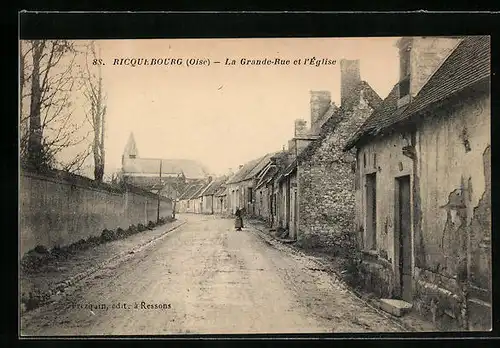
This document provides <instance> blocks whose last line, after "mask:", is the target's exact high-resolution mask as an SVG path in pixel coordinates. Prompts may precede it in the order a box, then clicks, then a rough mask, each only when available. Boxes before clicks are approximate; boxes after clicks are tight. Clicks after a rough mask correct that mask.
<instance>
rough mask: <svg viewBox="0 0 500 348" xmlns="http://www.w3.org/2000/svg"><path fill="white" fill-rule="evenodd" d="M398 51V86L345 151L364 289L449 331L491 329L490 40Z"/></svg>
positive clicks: (409, 43) (426, 42)
mask: <svg viewBox="0 0 500 348" xmlns="http://www.w3.org/2000/svg"><path fill="white" fill-rule="evenodd" d="M399 47H400V64H401V76H400V82H399V83H398V84H396V85H395V86H394V88H393V90H392V91H391V93H390V94H389V96H388V97H387V98H386V99H385V100H384V101H383V103H382V105H381V106H380V107H379V108H378V109H377V110H376V111H375V112H374V113H373V115H372V116H370V118H369V119H368V120H367V121H366V122H365V123H364V124H363V126H362V127H361V128H360V129H359V130H358V132H357V133H356V134H355V136H354V137H353V138H352V139H351V141H349V143H348V145H347V147H346V150H349V151H352V150H350V149H351V148H352V147H353V146H355V147H356V149H357V155H356V156H357V161H356V163H357V165H356V172H357V178H356V179H357V180H356V182H357V185H356V193H355V195H356V202H357V204H356V207H357V210H356V219H355V222H356V230H357V232H358V235H359V236H360V238H361V239H362V248H363V253H364V260H363V264H362V267H361V271H362V273H363V278H364V279H365V286H366V287H367V288H369V289H370V290H372V291H374V292H376V293H377V294H378V295H379V296H381V297H388V298H396V299H402V300H404V301H407V302H409V303H412V304H413V305H414V307H415V308H416V309H417V311H419V312H420V313H422V314H424V315H428V316H429V317H430V318H432V320H434V321H435V322H436V323H437V324H439V325H443V327H446V328H448V329H449V328H452V329H469V330H475V329H479V330H484V329H490V328H491V244H490V238H491V203H490V198H491V178H490V175H491V174H490V171H491V164H490V163H491V162H490V143H491V139H490V117H491V113H490V91H489V76H490V62H489V59H490V58H489V55H490V53H489V51H490V46H489V39H488V38H487V37H467V38H465V39H457V38H429V37H415V38H404V39H402V40H400V41H399ZM433 69H434V70H433Z"/></svg>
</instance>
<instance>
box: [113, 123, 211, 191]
mask: <svg viewBox="0 0 500 348" xmlns="http://www.w3.org/2000/svg"><path fill="white" fill-rule="evenodd" d="M160 171H161V179H160ZM208 176H209V175H208V171H207V169H206V168H205V167H204V166H203V165H202V164H201V163H199V162H197V161H194V160H188V159H161V158H143V157H139V152H138V150H137V144H136V142H135V139H134V135H133V134H132V133H131V134H130V137H129V139H128V142H127V145H126V146H125V150H124V151H123V155H122V171H121V177H122V179H123V180H124V181H125V182H127V183H130V184H132V185H134V186H138V187H141V188H144V189H146V190H153V191H156V190H158V189H160V188H161V190H162V192H163V193H164V194H165V195H169V196H172V194H174V195H176V197H178V195H179V194H180V193H181V192H184V191H185V186H186V184H190V183H194V182H197V181H200V180H206V179H207V178H208Z"/></svg>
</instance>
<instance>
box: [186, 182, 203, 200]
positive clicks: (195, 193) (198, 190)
mask: <svg viewBox="0 0 500 348" xmlns="http://www.w3.org/2000/svg"><path fill="white" fill-rule="evenodd" d="M206 187H207V184H198V185H196V188H195V189H194V190H193V194H191V195H190V196H189V197H188V199H194V198H198V197H200V193H201V192H202V191H203V190H204V189H205V188H206Z"/></svg>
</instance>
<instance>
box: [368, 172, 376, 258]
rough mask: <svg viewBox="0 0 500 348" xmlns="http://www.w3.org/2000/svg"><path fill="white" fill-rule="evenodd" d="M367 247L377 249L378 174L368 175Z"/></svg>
mask: <svg viewBox="0 0 500 348" xmlns="http://www.w3.org/2000/svg"><path fill="white" fill-rule="evenodd" d="M366 243H367V245H366V248H367V249H371V250H376V249H377V174H376V173H371V174H367V175H366Z"/></svg>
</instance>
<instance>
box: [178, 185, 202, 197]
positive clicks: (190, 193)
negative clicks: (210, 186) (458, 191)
mask: <svg viewBox="0 0 500 348" xmlns="http://www.w3.org/2000/svg"><path fill="white" fill-rule="evenodd" d="M204 187H205V184H203V183H195V184H191V185H189V186H188V187H187V188H186V190H185V191H184V192H183V193H182V194H181V195H180V196H179V200H186V199H192V198H194V196H195V194H196V193H198V192H199V191H200V190H201V189H202V188H204Z"/></svg>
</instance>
